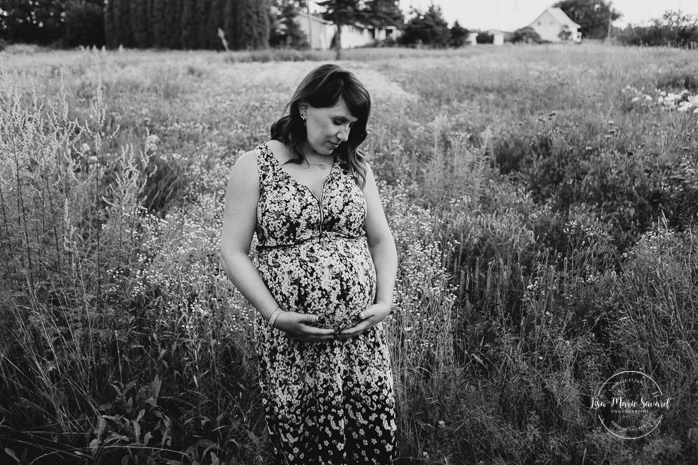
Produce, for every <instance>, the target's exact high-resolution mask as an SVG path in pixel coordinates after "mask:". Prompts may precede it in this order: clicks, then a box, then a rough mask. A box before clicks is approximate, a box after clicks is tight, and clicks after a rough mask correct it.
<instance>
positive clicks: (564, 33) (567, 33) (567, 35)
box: [557, 24, 572, 42]
mask: <svg viewBox="0 0 698 465" xmlns="http://www.w3.org/2000/svg"><path fill="white" fill-rule="evenodd" d="M557 36H558V37H559V38H560V40H562V41H563V42H564V41H566V40H570V39H571V38H572V31H571V30H570V27H569V26H568V25H567V24H563V25H562V27H561V28H560V33H559V34H558V35H557Z"/></svg>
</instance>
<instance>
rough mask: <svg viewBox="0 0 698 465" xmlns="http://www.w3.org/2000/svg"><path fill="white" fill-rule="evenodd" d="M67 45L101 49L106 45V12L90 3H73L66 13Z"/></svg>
mask: <svg viewBox="0 0 698 465" xmlns="http://www.w3.org/2000/svg"><path fill="white" fill-rule="evenodd" d="M65 43H66V45H68V46H69V47H77V46H78V45H84V46H88V47H89V46H95V47H101V46H103V45H104V12H103V11H102V7H101V6H99V5H94V4H90V3H73V4H70V5H68V9H67V10H66V12H65Z"/></svg>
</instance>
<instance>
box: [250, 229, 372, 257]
mask: <svg viewBox="0 0 698 465" xmlns="http://www.w3.org/2000/svg"><path fill="white" fill-rule="evenodd" d="M328 236H329V237H328ZM365 237H366V236H348V235H345V234H342V233H338V232H332V231H323V233H322V236H320V235H317V236H311V237H309V238H307V239H302V240H299V241H298V242H293V243H290V244H257V246H256V247H255V248H256V249H257V252H262V251H264V250H274V249H285V248H289V247H295V246H297V245H302V244H307V243H310V242H323V241H326V240H328V239H329V240H332V239H335V238H340V239H347V240H360V239H364V238H365Z"/></svg>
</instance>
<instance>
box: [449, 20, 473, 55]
mask: <svg viewBox="0 0 698 465" xmlns="http://www.w3.org/2000/svg"><path fill="white" fill-rule="evenodd" d="M468 35H470V31H468V30H467V29H466V28H464V27H463V26H461V25H460V24H459V23H458V21H456V22H455V23H453V27H451V37H450V39H449V45H450V46H451V47H456V48H458V47H462V46H464V45H466V44H467V43H468Z"/></svg>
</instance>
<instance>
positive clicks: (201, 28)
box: [196, 0, 214, 49]
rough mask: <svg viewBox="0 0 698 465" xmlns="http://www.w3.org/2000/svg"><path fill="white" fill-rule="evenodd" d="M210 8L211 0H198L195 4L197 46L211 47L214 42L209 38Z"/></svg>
mask: <svg viewBox="0 0 698 465" xmlns="http://www.w3.org/2000/svg"><path fill="white" fill-rule="evenodd" d="M210 10H211V0H198V2H197V6H196V23H197V31H196V34H197V40H198V42H199V47H200V48H203V49H211V48H213V47H214V44H213V43H212V42H211V41H210V40H209V36H210V34H209V31H208V14H209V11H210Z"/></svg>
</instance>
